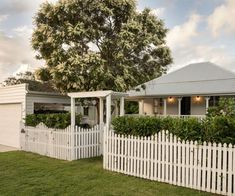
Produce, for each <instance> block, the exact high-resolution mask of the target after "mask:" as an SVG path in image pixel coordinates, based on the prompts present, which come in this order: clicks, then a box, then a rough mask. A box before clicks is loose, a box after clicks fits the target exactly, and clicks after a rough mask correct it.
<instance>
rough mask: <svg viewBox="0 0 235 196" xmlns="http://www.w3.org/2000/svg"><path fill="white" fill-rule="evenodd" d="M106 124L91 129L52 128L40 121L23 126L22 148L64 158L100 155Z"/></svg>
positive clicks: (21, 134)
mask: <svg viewBox="0 0 235 196" xmlns="http://www.w3.org/2000/svg"><path fill="white" fill-rule="evenodd" d="M104 128H105V126H104V125H96V126H94V127H93V128H91V129H85V128H80V127H77V126H76V127H75V128H74V129H73V128H72V127H71V126H69V127H67V128H65V129H51V128H48V127H46V126H45V125H44V124H42V123H40V124H39V125H38V126H36V127H29V126H24V125H22V126H21V133H20V144H21V149H22V150H24V151H28V152H34V153H38V154H40V155H45V156H48V157H53V158H57V159H63V160H77V159H82V158H90V157H96V156H100V155H101V154H102V148H103V147H102V143H103V142H102V139H103V130H104Z"/></svg>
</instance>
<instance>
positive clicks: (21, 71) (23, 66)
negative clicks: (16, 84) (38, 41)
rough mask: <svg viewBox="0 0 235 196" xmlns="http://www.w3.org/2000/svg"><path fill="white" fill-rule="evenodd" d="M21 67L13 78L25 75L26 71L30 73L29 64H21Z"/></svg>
mask: <svg viewBox="0 0 235 196" xmlns="http://www.w3.org/2000/svg"><path fill="white" fill-rule="evenodd" d="M19 66H20V67H19V68H18V69H17V70H16V71H15V72H14V73H13V76H16V75H17V74H18V73H24V72H26V71H29V69H30V68H29V67H30V66H29V65H28V64H21V65H19Z"/></svg>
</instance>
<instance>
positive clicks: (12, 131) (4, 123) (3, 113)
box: [0, 104, 21, 148]
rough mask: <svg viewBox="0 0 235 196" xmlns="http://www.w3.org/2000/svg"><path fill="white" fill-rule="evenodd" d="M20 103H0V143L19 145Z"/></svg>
mask: <svg viewBox="0 0 235 196" xmlns="http://www.w3.org/2000/svg"><path fill="white" fill-rule="evenodd" d="M20 120H21V104H2V105H1V104H0V144H3V145H7V146H12V147H17V148H19V147H20V138H19V137H20V134H19V132H20V129H19V126H20Z"/></svg>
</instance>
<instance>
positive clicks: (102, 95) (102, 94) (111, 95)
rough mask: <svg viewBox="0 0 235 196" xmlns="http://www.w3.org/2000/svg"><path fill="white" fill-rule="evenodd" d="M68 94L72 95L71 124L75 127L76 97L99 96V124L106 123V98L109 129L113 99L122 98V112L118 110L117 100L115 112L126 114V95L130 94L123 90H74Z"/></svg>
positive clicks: (107, 126)
mask: <svg viewBox="0 0 235 196" xmlns="http://www.w3.org/2000/svg"><path fill="white" fill-rule="evenodd" d="M68 96H69V97H71V126H72V127H75V99H82V98H84V99H86V98H98V99H99V114H100V115H99V124H100V125H102V124H103V123H104V119H103V118H104V100H106V128H107V130H109V126H110V122H111V105H112V99H115V100H118V99H120V112H118V108H117V102H115V106H116V108H115V109H116V110H115V114H116V115H118V113H119V115H120V116H124V114H125V111H124V101H125V97H126V96H128V94H127V93H123V92H114V91H111V90H105V91H90V92H74V93H68Z"/></svg>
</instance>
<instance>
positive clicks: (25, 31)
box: [13, 25, 33, 38]
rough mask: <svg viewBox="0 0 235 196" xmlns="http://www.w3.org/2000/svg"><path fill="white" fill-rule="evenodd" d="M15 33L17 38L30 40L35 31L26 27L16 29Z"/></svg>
mask: <svg viewBox="0 0 235 196" xmlns="http://www.w3.org/2000/svg"><path fill="white" fill-rule="evenodd" d="M13 31H14V32H15V34H16V35H17V36H20V37H26V38H30V37H31V35H32V33H33V29H32V28H30V27H28V26H26V25H25V26H19V27H16V28H14V29H13Z"/></svg>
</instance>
